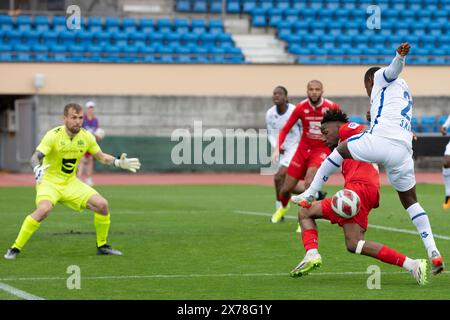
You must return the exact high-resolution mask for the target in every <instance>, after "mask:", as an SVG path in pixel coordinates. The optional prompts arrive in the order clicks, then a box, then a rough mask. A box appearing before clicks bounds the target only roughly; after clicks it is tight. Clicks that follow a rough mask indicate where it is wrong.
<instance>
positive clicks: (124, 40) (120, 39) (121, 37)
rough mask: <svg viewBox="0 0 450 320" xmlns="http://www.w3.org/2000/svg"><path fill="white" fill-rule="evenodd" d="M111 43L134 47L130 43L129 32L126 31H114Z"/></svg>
mask: <svg viewBox="0 0 450 320" xmlns="http://www.w3.org/2000/svg"><path fill="white" fill-rule="evenodd" d="M111 43H112V44H114V45H116V46H119V47H125V46H128V47H133V46H129V45H128V34H127V33H125V32H112V33H111Z"/></svg>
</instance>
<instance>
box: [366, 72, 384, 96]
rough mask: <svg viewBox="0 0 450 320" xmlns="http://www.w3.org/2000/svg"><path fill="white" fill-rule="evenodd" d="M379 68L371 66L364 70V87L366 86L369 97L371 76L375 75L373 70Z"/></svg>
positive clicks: (371, 85) (371, 83)
mask: <svg viewBox="0 0 450 320" xmlns="http://www.w3.org/2000/svg"><path fill="white" fill-rule="evenodd" d="M378 70H380V67H372V68H370V69H369V70H367V71H366V74H365V75H364V87H366V91H367V95H368V96H369V97H370V95H371V94H372V88H373V78H374V77H375V72H377V71H378Z"/></svg>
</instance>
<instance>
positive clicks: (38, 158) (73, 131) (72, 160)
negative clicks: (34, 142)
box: [5, 103, 141, 259]
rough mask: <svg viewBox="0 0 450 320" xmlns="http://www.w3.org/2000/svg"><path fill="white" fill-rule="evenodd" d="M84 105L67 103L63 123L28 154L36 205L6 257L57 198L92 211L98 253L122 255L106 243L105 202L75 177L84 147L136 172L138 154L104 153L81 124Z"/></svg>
mask: <svg viewBox="0 0 450 320" xmlns="http://www.w3.org/2000/svg"><path fill="white" fill-rule="evenodd" d="M82 124H83V109H82V107H81V106H80V105H78V104H75V103H70V104H68V105H66V106H65V108H64V125H63V126H59V127H56V128H53V129H52V130H50V131H48V132H47V133H46V134H45V136H44V138H43V139H42V140H41V143H40V144H39V145H38V146H37V148H36V151H35V152H34V154H33V156H32V157H31V161H30V164H31V166H32V168H33V171H34V173H35V179H36V206H37V209H36V210H35V211H34V212H33V213H32V214H30V215H29V216H27V217H26V218H25V221H24V222H23V224H22V228H21V229H20V232H19V235H18V236H17V239H16V241H15V242H14V244H13V245H12V247H11V248H9V249H8V251H7V252H6V254H5V258H6V259H15V258H16V257H17V255H18V254H19V253H20V252H21V250H22V248H23V247H24V246H25V244H26V243H27V241H28V239H30V237H31V235H32V234H33V233H34V232H35V231H36V230H37V229H38V228H39V226H40V224H41V222H42V220H44V219H45V218H46V217H47V216H48V215H49V213H50V211H51V210H52V209H53V207H54V206H55V205H56V203H57V202H60V203H62V204H64V205H66V206H67V207H69V208H72V209H74V210H77V211H83V210H84V209H86V208H88V209H90V210H92V211H94V225H95V229H96V234H97V254H109V255H122V253H121V252H120V251H118V250H115V249H113V248H112V247H111V246H110V245H109V244H108V243H107V238H108V231H109V226H110V214H109V207H108V202H107V201H106V199H105V198H103V197H102V196H101V195H100V194H99V193H98V192H97V191H95V190H94V189H93V188H92V187H90V186H88V185H87V184H85V183H83V182H81V181H80V180H78V178H77V176H76V172H77V166H78V163H79V161H80V159H81V158H82V157H83V156H84V154H85V153H86V151H88V152H90V153H91V154H92V155H94V157H95V158H96V159H97V160H98V161H100V162H101V163H103V164H105V165H111V166H115V167H119V168H122V169H125V170H129V171H132V172H136V170H139V168H140V166H141V164H140V162H139V159H137V158H127V157H126V154H125V153H123V154H122V155H121V156H120V158H119V159H116V158H115V157H114V156H112V155H109V154H106V153H103V152H102V151H101V149H100V147H99V146H98V144H97V142H96V139H95V137H94V136H93V135H92V134H91V133H89V132H88V131H86V130H85V129H83V128H82Z"/></svg>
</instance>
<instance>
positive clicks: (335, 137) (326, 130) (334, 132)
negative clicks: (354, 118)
mask: <svg viewBox="0 0 450 320" xmlns="http://www.w3.org/2000/svg"><path fill="white" fill-rule="evenodd" d="M347 122H348V117H347V115H346V114H345V113H344V112H343V111H342V110H340V109H330V110H328V111H327V112H325V113H324V115H323V119H322V122H321V124H322V125H321V126H320V131H321V132H322V136H323V141H324V142H325V144H326V145H327V147H328V148H330V149H334V148H336V147H337V145H338V143H339V128H340V127H341V126H342V125H343V124H344V123H347Z"/></svg>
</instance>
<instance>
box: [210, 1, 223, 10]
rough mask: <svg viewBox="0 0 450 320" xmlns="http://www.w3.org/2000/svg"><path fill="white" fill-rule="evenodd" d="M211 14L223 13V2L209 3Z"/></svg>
mask: <svg viewBox="0 0 450 320" xmlns="http://www.w3.org/2000/svg"><path fill="white" fill-rule="evenodd" d="M209 12H211V13H221V12H222V0H211V2H210V3H209Z"/></svg>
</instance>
